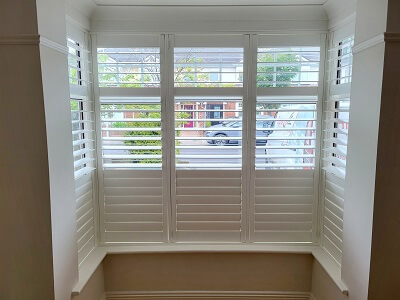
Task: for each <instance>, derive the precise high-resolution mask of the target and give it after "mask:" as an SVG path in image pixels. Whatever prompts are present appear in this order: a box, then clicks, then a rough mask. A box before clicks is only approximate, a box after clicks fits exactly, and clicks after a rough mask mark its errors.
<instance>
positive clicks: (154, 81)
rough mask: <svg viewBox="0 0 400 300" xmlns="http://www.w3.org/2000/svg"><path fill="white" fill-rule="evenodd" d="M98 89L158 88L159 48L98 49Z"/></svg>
mask: <svg viewBox="0 0 400 300" xmlns="http://www.w3.org/2000/svg"><path fill="white" fill-rule="evenodd" d="M97 62H98V75H99V86H100V87H129V88H141V87H160V48H98V49H97Z"/></svg>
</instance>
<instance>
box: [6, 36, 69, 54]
mask: <svg viewBox="0 0 400 300" xmlns="http://www.w3.org/2000/svg"><path fill="white" fill-rule="evenodd" d="M0 45H41V46H44V47H47V48H50V49H53V50H55V51H57V52H60V53H63V54H68V47H67V46H65V45H62V44H60V43H57V42H55V41H53V40H51V39H49V38H46V37H45V36H43V35H39V34H28V35H5V36H0Z"/></svg>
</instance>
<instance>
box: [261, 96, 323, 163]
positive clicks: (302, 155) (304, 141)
mask: <svg viewBox="0 0 400 300" xmlns="http://www.w3.org/2000/svg"><path fill="white" fill-rule="evenodd" d="M316 119H317V113H316V104H315V103H310V102H309V101H306V102H303V103H302V102H301V101H296V102H294V101H293V102H290V101H279V100H276V99H275V100H274V99H258V100H257V115H256V168H257V169H310V168H314V166H315V145H316Z"/></svg>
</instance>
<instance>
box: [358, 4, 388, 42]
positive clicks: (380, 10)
mask: <svg viewBox="0 0 400 300" xmlns="http://www.w3.org/2000/svg"><path fill="white" fill-rule="evenodd" d="M387 9H388V0H379V1H376V0H359V1H357V22H356V35H355V45H357V44H359V43H362V42H365V41H367V40H368V39H370V38H373V37H375V36H377V35H380V34H382V33H383V32H385V31H386V19H387Z"/></svg>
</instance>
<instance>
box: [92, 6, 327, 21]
mask: <svg viewBox="0 0 400 300" xmlns="http://www.w3.org/2000/svg"><path fill="white" fill-rule="evenodd" d="M92 19H93V20H136V21H146V22H149V21H174V20H179V21H203V22H206V21H223V20H224V21H227V20H236V21H240V20H248V21H249V20H253V21H255V20H327V16H326V14H325V12H324V10H323V8H322V7H320V6H300V7H285V6H283V7H265V6H259V7H251V6H248V7H236V6H230V7H195V8H193V7H146V6H140V7H118V6H110V7H98V8H97V9H96V11H95V12H94V13H93V16H92Z"/></svg>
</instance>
